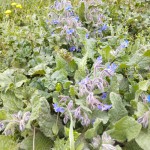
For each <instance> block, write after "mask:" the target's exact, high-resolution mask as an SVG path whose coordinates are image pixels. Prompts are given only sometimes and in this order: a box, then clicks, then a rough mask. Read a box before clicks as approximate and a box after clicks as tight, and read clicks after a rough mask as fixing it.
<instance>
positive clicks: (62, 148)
mask: <svg viewBox="0 0 150 150" xmlns="http://www.w3.org/2000/svg"><path fill="white" fill-rule="evenodd" d="M52 150H70V147H69V140H65V139H59V138H58V137H57V139H56V140H55V141H54V147H53V148H52Z"/></svg>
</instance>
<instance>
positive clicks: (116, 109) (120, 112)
mask: <svg viewBox="0 0 150 150" xmlns="http://www.w3.org/2000/svg"><path fill="white" fill-rule="evenodd" d="M110 100H111V103H112V109H111V110H110V111H109V117H110V122H111V123H115V122H116V121H118V120H119V119H121V118H122V117H124V116H126V115H127V110H126V109H125V106H124V104H123V103H122V99H121V97H120V95H118V94H116V93H113V92H112V93H110Z"/></svg>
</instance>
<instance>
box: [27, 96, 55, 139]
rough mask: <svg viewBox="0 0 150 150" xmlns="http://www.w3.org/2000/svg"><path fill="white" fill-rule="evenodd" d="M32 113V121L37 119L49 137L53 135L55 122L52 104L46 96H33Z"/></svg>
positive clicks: (41, 128)
mask: <svg viewBox="0 0 150 150" xmlns="http://www.w3.org/2000/svg"><path fill="white" fill-rule="evenodd" d="M31 105H32V113H31V117H30V121H29V122H30V123H31V122H32V121H33V120H37V122H38V124H39V126H40V130H41V131H42V132H43V133H44V135H45V136H47V137H53V133H52V127H53V124H54V123H55V121H54V118H52V116H51V114H50V106H49V104H48V102H47V100H46V99H45V98H44V97H40V96H39V95H37V94H34V95H33V97H32V98H31Z"/></svg>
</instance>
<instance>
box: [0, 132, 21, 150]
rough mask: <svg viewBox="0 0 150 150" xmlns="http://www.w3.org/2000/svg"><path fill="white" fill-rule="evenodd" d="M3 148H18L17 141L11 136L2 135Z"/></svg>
mask: <svg viewBox="0 0 150 150" xmlns="http://www.w3.org/2000/svg"><path fill="white" fill-rule="evenodd" d="M0 149H1V150H17V149H18V147H17V143H16V142H15V141H14V140H13V139H12V138H11V137H9V136H5V135H0Z"/></svg>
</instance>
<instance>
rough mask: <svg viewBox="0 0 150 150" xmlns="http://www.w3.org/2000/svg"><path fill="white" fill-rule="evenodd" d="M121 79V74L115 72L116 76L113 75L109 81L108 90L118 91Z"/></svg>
mask: <svg viewBox="0 0 150 150" xmlns="http://www.w3.org/2000/svg"><path fill="white" fill-rule="evenodd" d="M122 80H123V76H122V75H121V74H116V76H113V77H112V80H111V83H110V91H111V92H115V93H119V90H120V88H121V87H120V85H121V82H122Z"/></svg>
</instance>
